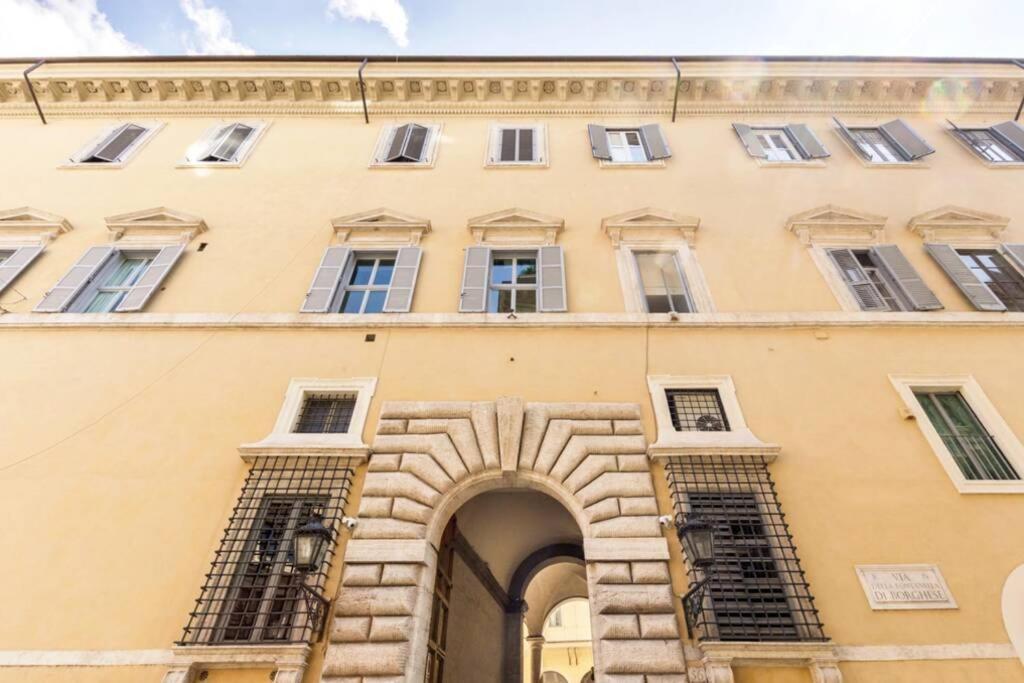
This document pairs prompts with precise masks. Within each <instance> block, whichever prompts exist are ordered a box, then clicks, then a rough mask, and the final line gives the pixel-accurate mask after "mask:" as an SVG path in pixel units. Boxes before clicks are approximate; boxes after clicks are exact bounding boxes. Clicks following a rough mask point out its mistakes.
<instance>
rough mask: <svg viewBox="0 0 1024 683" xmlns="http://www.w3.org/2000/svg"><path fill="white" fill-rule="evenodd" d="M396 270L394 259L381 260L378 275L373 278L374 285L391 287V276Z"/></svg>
mask: <svg viewBox="0 0 1024 683" xmlns="http://www.w3.org/2000/svg"><path fill="white" fill-rule="evenodd" d="M394 269H395V260H394V259H381V260H380V262H379V263H378V264H377V273H376V275H374V276H373V284H375V285H389V284H391V274H392V272H393V271H394Z"/></svg>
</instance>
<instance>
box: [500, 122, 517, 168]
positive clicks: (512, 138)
mask: <svg viewBox="0 0 1024 683" xmlns="http://www.w3.org/2000/svg"><path fill="white" fill-rule="evenodd" d="M500 132H501V135H500V137H499V141H498V160H499V161H515V160H516V129H515V128H502V129H501V131H500Z"/></svg>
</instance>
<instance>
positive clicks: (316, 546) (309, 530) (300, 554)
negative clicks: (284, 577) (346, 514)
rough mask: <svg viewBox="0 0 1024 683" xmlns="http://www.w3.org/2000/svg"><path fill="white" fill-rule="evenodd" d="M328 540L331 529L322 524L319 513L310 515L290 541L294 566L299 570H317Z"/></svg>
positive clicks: (325, 551) (322, 559)
mask: <svg viewBox="0 0 1024 683" xmlns="http://www.w3.org/2000/svg"><path fill="white" fill-rule="evenodd" d="M330 540H331V531H330V529H328V528H327V527H325V526H324V522H323V518H321V517H320V515H313V516H312V517H310V518H309V521H308V522H306V524H304V525H303V526H301V527H299V529H297V530H296V531H295V539H294V541H293V542H292V543H293V548H292V552H293V557H294V564H295V568H296V569H298V570H299V571H300V572H316V571H319V570H320V566H321V565H322V564H323V561H324V557H325V556H326V554H327V544H328V543H329V542H330Z"/></svg>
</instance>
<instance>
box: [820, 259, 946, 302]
mask: <svg viewBox="0 0 1024 683" xmlns="http://www.w3.org/2000/svg"><path fill="white" fill-rule="evenodd" d="M827 253H828V256H829V258H830V259H831V262H832V264H833V265H834V266H835V269H836V271H837V272H838V274H839V277H840V279H841V280H842V283H843V285H844V286H845V288H846V289H847V290H848V291H849V293H850V295H852V297H853V299H854V300H855V301H856V305H857V306H858V307H859V309H860V310H862V311H933V310H939V309H941V308H942V303H941V302H940V301H939V300H938V298H937V297H936V296H935V294H934V293H933V292H932V291H931V290H930V289H929V288H928V287H927V285H925V283H924V280H922V279H921V277H920V275H918V274H917V271H916V270H915V269H914V267H913V266H912V265H911V264H910V262H909V261H907V259H906V257H905V256H903V253H902V252H901V251H900V249H899V247H897V246H895V245H891V244H884V245H878V246H875V247H865V248H851V249H828V250H827ZM826 274H827V273H826Z"/></svg>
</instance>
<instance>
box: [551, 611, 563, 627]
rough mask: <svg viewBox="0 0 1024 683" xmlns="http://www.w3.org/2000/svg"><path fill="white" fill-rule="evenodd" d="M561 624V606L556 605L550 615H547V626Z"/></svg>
mask: <svg viewBox="0 0 1024 683" xmlns="http://www.w3.org/2000/svg"><path fill="white" fill-rule="evenodd" d="M561 625H562V608H561V607H558V608H557V609H555V611H554V612H552V613H551V616H549V617H548V626H551V627H552V628H558V627H560V626H561Z"/></svg>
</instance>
